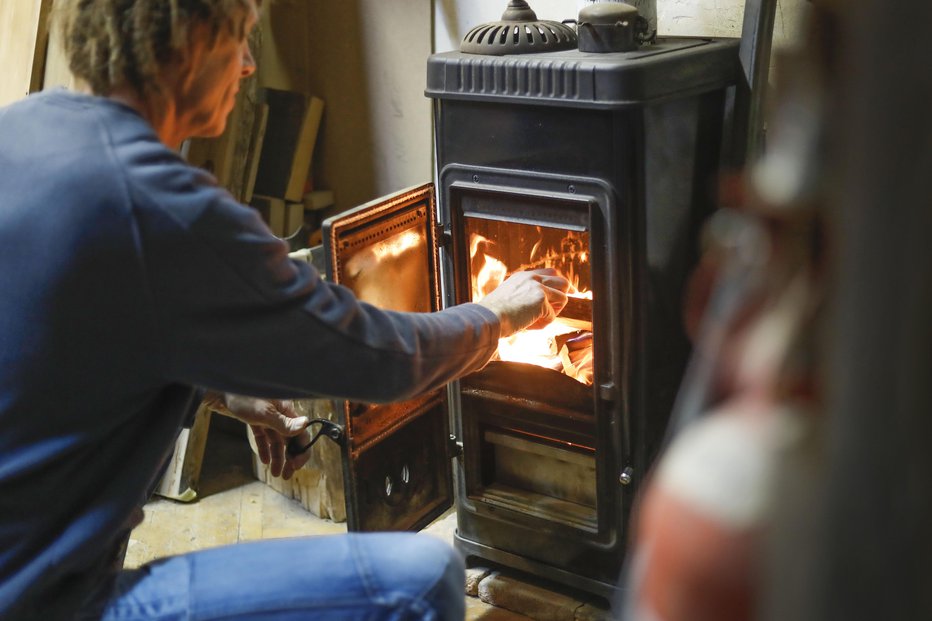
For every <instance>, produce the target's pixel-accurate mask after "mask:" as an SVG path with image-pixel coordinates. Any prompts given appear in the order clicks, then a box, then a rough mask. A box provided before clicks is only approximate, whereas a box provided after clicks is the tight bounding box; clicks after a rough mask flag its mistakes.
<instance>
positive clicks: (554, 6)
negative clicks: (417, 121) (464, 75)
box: [434, 0, 808, 52]
mask: <svg viewBox="0 0 932 621" xmlns="http://www.w3.org/2000/svg"><path fill="white" fill-rule="evenodd" d="M656 2H657V21H658V32H659V34H661V35H680V36H682V35H699V36H719V37H738V36H741V24H742V14H743V11H744V2H743V1H742V0H656ZM528 4H530V5H531V8H533V9H534V11H535V12H536V13H537V16H538V17H539V18H540V19H551V20H555V21H562V20H564V19H572V18H575V17H576V13H577V11H578V9H579V7H580V6H582V5H583V2H582V0H528ZM806 4H808V2H807V0H778V3H777V15H776V21H775V24H774V42H775V44H776V45H777V46H780V45H786V44H787V43H791V42H792V41H793V39H794V36H795V35H796V34H797V33H798V31H799V27H800V20H801V18H802V14H803V11H804V9H805V5H806ZM506 6H508V2H507V0H435V3H434V19H435V24H436V30H435V36H434V44H435V48H436V50H437V51H438V52H442V51H447V50H453V49H456V48H458V47H459V42H460V40H461V39H462V38H463V35H465V34H466V32H468V31H469V29H470V28H471V27H473V26H476V25H478V24H481V23H484V22H490V21H497V20H498V19H500V18H501V15H502V11H504V10H505V7H506Z"/></svg>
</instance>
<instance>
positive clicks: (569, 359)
mask: <svg viewBox="0 0 932 621" xmlns="http://www.w3.org/2000/svg"><path fill="white" fill-rule="evenodd" d="M493 245H494V242H491V241H489V240H488V239H486V238H485V237H483V236H482V235H478V234H476V233H473V234H471V235H470V239H469V256H470V263H471V265H472V266H473V268H474V269H473V270H472V283H471V284H472V299H473V301H474V302H477V301H479V300H481V299H482V298H483V297H485V296H486V295H488V294H489V293H490V292H491V291H492V290H494V289H495V287H497V286H498V285H499V284H501V282H502V281H503V280H505V278H506V277H507V276H508V275H509V274H511V273H513V272H517V271H521V270H527V269H536V268H541V267H553V268H556V269H557V270H558V271H559V272H560V273H561V274H562V275H563V276H564V277H566V278H567V279H568V280H569V281H570V290H569V294H568V295H569V296H570V297H572V298H578V299H581V300H592V291H591V290H588V288H587V287H585V286H584V287H583V289H582V290H580V277H579V273H578V265H580V264H583V263H585V264H588V261H589V255H588V251H587V248H586V245H587V244H586V243H585V240H582V239H581V238H580V237H579V235H578V234H577V233H573V232H572V231H570V232H568V233H567V235H566V237H564V238H563V239H562V240H561V241H560V250H559V251H555V250H554V249H550V250H547V251H546V252H545V253H543V254H542V253H541V250H540V249H541V242H540V241H538V242H537V243H536V244H535V245H534V247H533V248H532V250H531V254H530V256H529V257H527V259H526V262H525V263H522V264H521V265H519V266H515V267H514V268H513V269H512V268H509V267H508V266H507V265H505V263H504V262H503V261H501V260H500V259H497V258H495V257H494V256H492V255H491V254H489V253H487V252H485V250H488V251H489V252H492V251H493V250H492V248H491V246H493ZM589 317H590V319H589V321H587V322H586V321H583V322H580V321H576V320H573V319H570V318H565V317H557V319H556V320H555V321H553V322H552V323H551V324H550V325H548V326H546V327H545V328H543V329H541V330H522V331H521V332H518V333H517V334H514V335H512V336H510V337H508V338H503V339H501V340H500V341H499V343H498V353H497V354H496V359H498V360H504V361H508V362H525V363H528V364H534V365H537V366H541V367H547V368H550V369H553V370H555V371H559V372H561V373H564V374H566V375H569V376H570V377H572V378H573V379H576V380H577V381H579V382H582V383H583V384H592V322H591V315H590V316H589Z"/></svg>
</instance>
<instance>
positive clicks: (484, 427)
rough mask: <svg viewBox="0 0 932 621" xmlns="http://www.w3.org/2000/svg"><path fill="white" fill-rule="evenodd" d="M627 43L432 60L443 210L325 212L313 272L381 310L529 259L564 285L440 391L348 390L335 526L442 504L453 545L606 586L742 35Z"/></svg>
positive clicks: (666, 386) (711, 175) (670, 357)
mask: <svg viewBox="0 0 932 621" xmlns="http://www.w3.org/2000/svg"><path fill="white" fill-rule="evenodd" d="M513 4H515V3H513ZM512 15H514V14H512ZM632 19H633V18H632ZM634 23H636V22H634ZM583 27H585V26H583V25H581V26H580V28H583ZM535 28H537V26H535ZM491 32H492V29H489V30H487V32H486V34H488V33H491ZM502 32H504V33H505V35H504V39H503V38H502ZM548 32H549V31H548ZM560 32H561V33H562V32H563V31H560ZM535 33H536V34H539V35H541V36H543V37H546V36H547V35H546V33H544V31H543V29H541V30H540V31H539V32H538V31H535ZM495 36H496V37H497V39H496V41H506V42H507V41H512V42H513V41H514V40H515V37H517V38H518V39H519V40H521V41H523V42H525V43H526V42H527V41H529V40H530V39H529V37H530V32H528V31H525V30H524V27H523V26H521V27H519V26H517V25H515V24H506V27H505V28H504V30H502V29H498V30H495ZM561 37H562V34H561ZM561 37H556V38H557V39H560V38H561ZM632 37H634V39H637V40H641V41H642V43H638V44H637V45H635V46H634V48H633V49H629V51H622V52H608V53H591V52H581V51H579V50H578V49H576V48H575V47H573V48H572V49H558V50H556V51H545V52H540V53H537V52H533V53H528V52H527V50H521V52H522V53H500V52H501V50H500V49H499V50H498V52H499V53H496V54H495V55H484V54H473V53H464V52H449V53H443V54H435V55H433V56H431V57H430V59H429V60H428V66H427V95H428V96H429V97H431V98H432V99H433V101H434V121H435V139H436V154H437V163H438V171H439V172H438V185H437V190H436V193H437V196H438V202H439V207H438V206H437V205H435V202H434V190H433V188H432V186H424V187H421V188H416V189H413V190H409V191H406V192H403V193H401V194H399V195H396V196H393V197H389V198H387V199H380V200H379V201H375V202H373V203H372V204H370V205H366V206H363V207H361V208H358V209H356V210H353V211H351V212H348V213H346V214H344V215H342V216H338V217H336V218H334V219H331V220H330V221H328V222H327V223H326V225H325V248H326V250H327V254H328V256H329V261H330V264H329V266H328V274H329V277H330V278H331V279H333V280H335V281H337V282H342V283H344V284H347V285H349V286H351V287H352V288H354V289H355V290H356V292H357V294H359V295H360V296H362V297H363V298H364V299H369V300H371V301H375V302H376V303H379V304H380V305H382V306H384V307H387V308H395V309H398V310H422V311H428V310H435V309H437V308H440V307H442V306H445V305H452V304H457V303H461V302H466V301H470V300H476V299H479V298H481V296H482V295H484V294H485V293H486V292H487V291H489V290H491V288H492V287H493V286H494V285H495V284H497V282H499V281H500V280H501V279H502V278H504V277H505V276H506V275H507V274H508V273H511V272H513V271H515V270H519V269H526V268H532V267H541V266H554V267H557V268H558V269H560V270H561V271H562V272H563V273H564V274H566V275H567V276H568V277H570V278H571V280H572V281H573V284H574V291H573V297H572V299H571V303H570V305H568V307H567V309H566V311H565V312H564V314H563V317H562V318H561V319H560V320H559V321H558V322H557V323H556V324H555V325H554V326H553V329H551V330H550V331H547V332H545V331H536V332H537V333H534V332H527V333H524V334H521V335H519V336H518V338H516V339H513V340H512V341H510V342H507V343H505V342H503V343H502V344H501V346H500V348H499V355H498V356H497V358H498V359H497V360H494V361H493V362H491V363H489V364H488V366H486V367H485V368H484V369H483V370H481V371H479V372H477V373H475V374H473V375H471V376H469V377H466V378H464V379H462V380H461V381H459V382H456V383H454V384H452V385H451V386H449V387H448V389H447V390H446V391H441V392H438V393H435V394H432V395H424V396H422V397H421V398H418V399H415V400H413V401H411V402H408V403H404V404H392V405H388V406H374V405H365V404H346V407H345V409H344V421H343V422H344V423H345V430H346V446H345V454H346V457H347V458H348V459H347V462H346V463H347V465H346V469H345V474H346V483H347V489H348V490H349V494H348V516H349V522H350V528H351V529H361V530H384V529H399V528H407V529H414V528H419V527H421V526H423V525H425V524H426V523H428V522H429V521H430V520H431V519H433V518H434V517H436V516H437V515H439V514H440V513H442V512H443V511H444V510H445V509H446V508H447V507H449V505H450V504H451V503H452V502H454V498H455V504H456V511H457V523H458V532H457V545H458V546H459V547H460V549H461V550H462V551H463V552H464V553H465V554H466V555H468V556H469V557H475V558H480V559H484V560H486V561H491V562H493V563H497V564H501V565H504V566H508V567H513V568H516V569H519V570H523V571H527V572H530V573H533V574H537V575H539V576H543V577H545V578H548V579H551V580H554V581H556V582H559V583H562V584H566V585H569V586H571V587H576V588H580V589H584V590H586V591H590V592H593V593H596V594H599V595H602V596H606V597H608V596H611V595H612V593H613V591H614V589H615V588H616V584H617V579H618V576H619V571H620V568H621V564H622V561H623V558H624V553H625V544H626V539H627V536H628V519H629V512H630V508H631V504H632V501H633V499H634V496H635V492H636V490H637V489H638V486H639V484H640V483H641V481H642V480H643V477H644V475H645V473H646V472H647V470H648V467H649V465H650V463H651V460H652V458H653V457H654V455H655V453H656V451H657V449H658V446H659V443H660V439H661V437H662V434H663V431H664V429H665V426H666V422H667V419H668V416H669V413H670V409H671V407H672V404H673V399H674V395H675V392H676V388H677V386H678V383H679V381H680V379H681V376H682V373H683V369H684V366H685V363H686V358H687V355H688V351H689V347H688V343H687V340H686V338H685V336H684V334H683V329H682V321H681V312H682V304H681V301H682V291H683V286H684V282H685V278H686V275H687V272H688V270H689V269H690V267H691V266H692V265H693V263H694V261H695V258H696V248H695V242H696V239H697V237H698V235H697V231H698V226H699V223H700V222H701V221H702V220H703V219H704V217H705V216H706V215H707V214H708V213H709V212H710V210H711V208H712V203H713V200H714V192H713V189H714V184H715V180H716V175H717V172H718V168H719V160H720V145H721V137H722V129H723V116H724V110H725V101H726V91H727V89H729V87H731V86H732V85H734V83H735V82H736V80H737V76H738V60H737V58H738V41H737V40H713V39H692V38H675V39H674V38H660V39H656V40H654V41H653V42H646V43H645V42H643V41H646V40H647V39H646V38H645V37H644V36H643V33H641V34H640V35H638V34H637V33H636V32H635V33H634V34H632V36H631V37H629V36H627V35H623V36H621V37H620V40H622V41H624V42H625V43H624V44H625V45H626V46H628V47H630V45H631V44H630V42H631V41H632ZM532 38H533V37H532ZM561 46H562V47H563V48H566V47H567V45H566V42H565V41H561ZM524 47H527V46H524ZM451 459H452V464H453V467H452V471H453V472H452V474H453V477H452V481H453V482H451V477H450V474H451V473H450V463H451ZM454 489H455V494H454Z"/></svg>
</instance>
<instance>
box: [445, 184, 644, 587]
mask: <svg viewBox="0 0 932 621" xmlns="http://www.w3.org/2000/svg"><path fill="white" fill-rule="evenodd" d="M441 188H442V192H443V197H444V199H443V201H442V202H441V221H442V222H449V227H450V232H451V237H452V244H451V247H450V248H449V250H448V252H446V253H444V255H443V256H444V257H445V260H443V259H442V263H444V265H445V266H446V267H447V269H446V274H447V280H446V282H447V283H448V284H449V286H448V287H447V291H446V297H447V302H448V303H450V304H454V303H461V302H467V301H475V300H477V299H481V297H482V296H483V295H485V294H486V293H488V292H489V291H491V290H492V289H494V287H495V286H496V285H497V284H498V283H499V282H501V281H502V280H503V279H504V278H505V277H507V276H508V275H509V274H511V273H513V272H515V271H519V270H525V269H534V268H539V267H553V268H555V269H558V270H559V271H560V272H561V273H562V274H564V275H565V276H567V278H568V279H569V280H570V281H571V285H572V287H571V291H570V295H571V297H570V303H569V304H568V305H567V308H566V310H565V311H564V312H563V313H562V314H561V317H560V318H558V319H557V321H555V322H554V323H552V324H551V325H550V326H548V327H547V328H546V329H543V330H528V331H524V332H522V333H519V334H518V335H516V336H515V337H514V338H511V339H507V340H506V339H503V340H502V342H501V343H500V345H499V352H498V354H497V355H496V357H495V358H493V361H492V362H490V363H489V364H488V365H487V366H486V367H485V368H484V369H483V370H481V371H479V372H477V373H474V374H472V375H470V376H468V377H466V378H463V379H462V380H461V381H460V382H459V383H458V384H456V385H455V388H454V389H453V391H452V393H451V398H450V402H451V408H452V410H453V421H454V428H455V429H457V435H458V437H460V438H462V441H463V454H462V457H461V459H459V460H458V461H457V464H456V470H457V490H458V499H457V508H458V525H459V538H460V541H461V542H463V541H471V542H474V543H476V544H478V545H481V546H487V547H491V548H494V549H496V550H498V551H501V552H502V553H505V554H511V555H516V556H520V557H521V558H525V559H530V560H532V561H533V562H536V563H540V564H543V565H546V566H553V567H556V568H560V569H561V570H566V571H570V572H578V573H580V574H581V575H584V576H589V577H590V578H592V579H595V580H599V581H609V580H610V579H609V578H608V574H609V573H614V572H616V567H615V565H616V564H617V562H616V561H615V559H616V558H620V556H621V551H620V550H619V549H618V547H619V546H620V545H621V542H622V537H621V532H622V522H623V520H624V515H625V513H626V512H625V511H624V508H625V506H626V503H627V502H629V499H628V498H627V496H626V494H625V492H624V490H623V489H622V486H621V485H620V484H619V482H618V480H619V478H618V477H619V472H621V471H622V470H623V469H624V467H625V465H626V463H627V460H628V457H629V451H630V447H629V445H628V437H629V435H628V434H627V432H626V430H627V429H629V427H630V425H629V423H628V421H627V413H626V412H625V409H624V407H623V403H622V402H621V400H620V399H619V398H618V395H619V394H620V391H619V389H618V388H617V386H619V385H621V384H623V383H624V378H623V376H622V372H623V368H624V366H623V360H624V357H625V351H626V345H625V344H626V342H627V341H626V338H625V336H624V330H625V326H624V325H623V321H622V317H624V316H626V315H628V314H629V313H630V310H626V307H627V304H628V299H629V298H630V295H629V294H628V293H627V292H626V287H629V286H630V282H629V281H627V280H626V279H625V278H624V275H623V273H622V272H623V270H622V269H619V268H620V266H623V265H625V264H626V259H625V258H624V257H623V256H622V254H623V253H624V250H625V248H626V247H627V245H626V244H619V243H617V241H613V243H609V240H610V239H611V240H617V238H618V237H619V236H620V235H622V234H623V231H624V230H625V227H624V226H622V224H621V221H620V219H621V218H623V217H624V214H625V212H624V210H623V209H621V208H620V207H619V205H618V200H617V198H616V196H615V193H614V192H613V191H612V189H611V188H610V187H609V186H608V185H607V184H605V183H603V182H601V181H599V180H595V179H586V178H580V177H574V178H567V177H561V176H557V175H548V174H533V173H525V172H520V171H506V170H498V169H489V168H480V167H463V166H451V167H447V168H445V169H444V171H442V173H441ZM599 555H602V556H606V557H612V558H611V560H609V561H607V562H606V563H600V561H599V560H598V559H597V558H595V557H596V556H599ZM492 560H495V559H492ZM601 565H605V566H606V567H607V568H606V569H602V568H601ZM613 577H614V576H612V578H613Z"/></svg>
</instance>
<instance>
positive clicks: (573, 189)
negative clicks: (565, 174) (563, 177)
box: [567, 185, 576, 194]
mask: <svg viewBox="0 0 932 621" xmlns="http://www.w3.org/2000/svg"><path fill="white" fill-rule="evenodd" d="M567 190H569V192H570V194H576V186H575V185H571V186H570V187H568V188H567Z"/></svg>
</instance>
